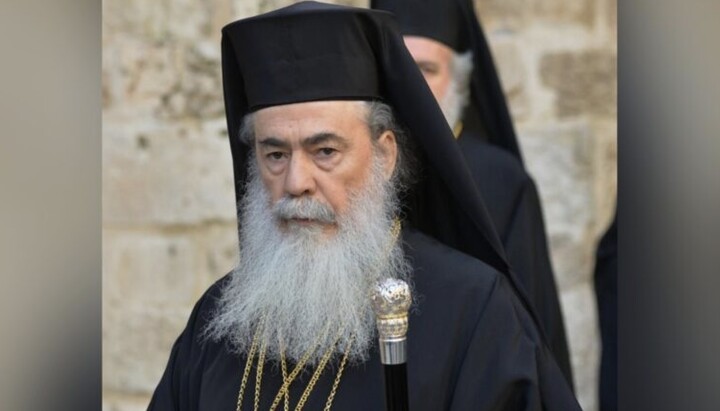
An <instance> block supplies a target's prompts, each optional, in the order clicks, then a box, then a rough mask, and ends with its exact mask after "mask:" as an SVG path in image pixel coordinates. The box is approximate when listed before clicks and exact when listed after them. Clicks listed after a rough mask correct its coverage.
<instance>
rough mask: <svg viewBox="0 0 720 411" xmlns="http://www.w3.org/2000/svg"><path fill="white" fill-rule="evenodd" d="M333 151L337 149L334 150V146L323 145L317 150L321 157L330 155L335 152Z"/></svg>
mask: <svg viewBox="0 0 720 411" xmlns="http://www.w3.org/2000/svg"><path fill="white" fill-rule="evenodd" d="M335 152H337V150H335V149H334V148H330V147H323V148H321V149H320V150H318V154H319V155H320V156H321V157H330V156H331V155H333V154H335Z"/></svg>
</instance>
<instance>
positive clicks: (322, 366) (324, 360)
mask: <svg viewBox="0 0 720 411" xmlns="http://www.w3.org/2000/svg"><path fill="white" fill-rule="evenodd" d="M335 344H337V340H335V342H334V343H333V345H331V346H330V348H328V351H327V352H326V353H325V355H323V357H322V359H321V360H320V363H319V364H318V366H317V367H316V368H315V372H314V373H313V375H312V377H311V378H310V381H309V382H308V385H307V387H305V391H303V393H302V395H301V396H300V401H298V403H297V405H296V406H295V411H301V410H302V408H303V407H304V406H305V403H306V402H307V399H308V397H309V396H310V392H312V390H313V388H315V384H317V380H318V378H320V374H322V372H323V370H324V369H325V365H327V362H328V361H329V360H330V357H331V356H332V354H333V352H334V351H335ZM346 354H347V352H346Z"/></svg>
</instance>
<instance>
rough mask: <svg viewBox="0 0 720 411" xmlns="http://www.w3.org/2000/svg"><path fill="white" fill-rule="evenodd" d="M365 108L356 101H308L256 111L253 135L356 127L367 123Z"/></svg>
mask: <svg viewBox="0 0 720 411" xmlns="http://www.w3.org/2000/svg"><path fill="white" fill-rule="evenodd" d="M366 114H367V105H366V104H365V103H364V102H363V101H359V100H330V101H308V102H301V103H292V104H284V105H278V106H272V107H266V108H263V109H260V110H258V111H256V112H255V114H254V115H253V117H254V118H253V122H254V125H255V131H256V132H270V133H272V132H281V131H289V130H292V129H303V130H305V131H308V130H314V132H319V131H321V129H323V130H325V129H327V130H332V129H342V128H347V127H355V126H357V124H358V122H359V121H362V122H364V121H365V120H366Z"/></svg>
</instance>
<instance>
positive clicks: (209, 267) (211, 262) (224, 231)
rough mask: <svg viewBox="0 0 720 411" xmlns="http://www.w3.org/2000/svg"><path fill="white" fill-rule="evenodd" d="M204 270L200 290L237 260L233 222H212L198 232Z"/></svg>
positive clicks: (236, 232) (237, 250) (235, 232)
mask: <svg viewBox="0 0 720 411" xmlns="http://www.w3.org/2000/svg"><path fill="white" fill-rule="evenodd" d="M198 243H199V244H201V252H202V258H203V261H202V263H203V265H204V271H205V272H206V273H207V275H206V276H205V277H204V278H203V279H202V281H201V282H202V283H203V284H202V291H204V289H205V288H206V287H208V286H209V285H210V284H212V283H213V282H215V281H217V280H218V279H219V278H220V277H222V276H224V275H225V274H227V273H229V272H230V271H231V270H232V269H233V268H235V266H236V265H237V263H238V261H239V257H238V254H239V248H238V227H237V224H235V223H234V222H232V223H229V224H213V225H212V226H211V227H207V228H206V229H204V230H203V231H202V233H198Z"/></svg>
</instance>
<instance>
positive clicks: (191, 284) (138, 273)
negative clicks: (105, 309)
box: [103, 229, 202, 306]
mask: <svg viewBox="0 0 720 411" xmlns="http://www.w3.org/2000/svg"><path fill="white" fill-rule="evenodd" d="M200 256H201V254H200V252H199V250H198V247H197V246H196V244H195V242H194V241H193V238H192V236H191V235H188V234H163V233H160V232H145V231H130V232H127V231H122V230H107V229H106V230H105V232H104V233H103V284H104V297H105V298H110V299H118V300H120V299H122V300H124V301H127V302H128V303H133V302H136V303H140V304H154V305H170V306H190V305H192V304H193V303H194V300H195V299H196V298H197V292H196V290H197V288H198V283H199V282H200V276H198V272H200V270H201V264H202V263H201V261H202V260H201V257H200Z"/></svg>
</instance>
